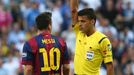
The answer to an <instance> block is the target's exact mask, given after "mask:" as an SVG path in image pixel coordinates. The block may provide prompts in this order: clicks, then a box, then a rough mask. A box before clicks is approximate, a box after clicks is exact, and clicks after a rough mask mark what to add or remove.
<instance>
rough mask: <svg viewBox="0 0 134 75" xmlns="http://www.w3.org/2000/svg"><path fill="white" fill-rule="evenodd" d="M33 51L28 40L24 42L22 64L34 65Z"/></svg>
mask: <svg viewBox="0 0 134 75" xmlns="http://www.w3.org/2000/svg"><path fill="white" fill-rule="evenodd" d="M33 56H34V55H33V53H32V49H31V47H30V45H29V44H28V42H26V43H25V44H24V47H23V52H22V64H23V65H32V64H33V59H34V58H33Z"/></svg>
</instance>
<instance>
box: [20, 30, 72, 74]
mask: <svg viewBox="0 0 134 75" xmlns="http://www.w3.org/2000/svg"><path fill="white" fill-rule="evenodd" d="M22 64H23V65H32V66H33V75H61V72H62V71H61V70H62V69H61V66H62V65H63V64H69V54H68V50H67V46H66V43H65V42H64V40H63V39H61V38H60V37H57V36H54V35H52V34H50V33H47V32H43V33H41V34H39V35H37V36H35V37H33V38H31V39H30V40H28V41H27V42H26V43H25V44H24V47H23V53H22Z"/></svg>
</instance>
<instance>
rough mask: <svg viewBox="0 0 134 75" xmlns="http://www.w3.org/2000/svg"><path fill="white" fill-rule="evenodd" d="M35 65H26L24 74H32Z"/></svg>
mask: <svg viewBox="0 0 134 75" xmlns="http://www.w3.org/2000/svg"><path fill="white" fill-rule="evenodd" d="M32 71H33V67H32V66H31V65H25V66H24V75H32Z"/></svg>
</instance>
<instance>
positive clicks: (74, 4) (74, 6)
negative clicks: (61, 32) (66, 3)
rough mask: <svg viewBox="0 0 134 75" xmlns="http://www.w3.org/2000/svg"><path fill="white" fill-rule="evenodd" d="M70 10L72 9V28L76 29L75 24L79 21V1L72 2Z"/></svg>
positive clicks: (71, 0)
mask: <svg viewBox="0 0 134 75" xmlns="http://www.w3.org/2000/svg"><path fill="white" fill-rule="evenodd" d="M70 8H71V17H72V27H74V25H75V23H76V22H77V20H78V18H77V17H78V11H77V10H78V0H70Z"/></svg>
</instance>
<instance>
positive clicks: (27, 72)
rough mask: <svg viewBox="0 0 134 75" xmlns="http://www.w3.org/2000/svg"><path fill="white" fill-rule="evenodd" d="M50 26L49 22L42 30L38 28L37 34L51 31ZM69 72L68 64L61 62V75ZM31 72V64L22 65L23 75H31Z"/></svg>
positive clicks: (67, 74)
mask: <svg viewBox="0 0 134 75" xmlns="http://www.w3.org/2000/svg"><path fill="white" fill-rule="evenodd" d="M51 29H52V26H51V24H49V26H48V28H47V29H44V30H38V32H37V34H40V33H42V32H50V33H51ZM69 72H70V66H69V64H63V75H69ZM32 73H33V66H32V65H25V66H24V75H32Z"/></svg>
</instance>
